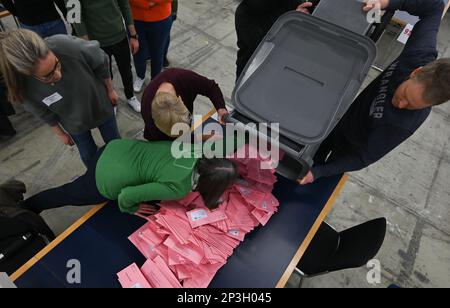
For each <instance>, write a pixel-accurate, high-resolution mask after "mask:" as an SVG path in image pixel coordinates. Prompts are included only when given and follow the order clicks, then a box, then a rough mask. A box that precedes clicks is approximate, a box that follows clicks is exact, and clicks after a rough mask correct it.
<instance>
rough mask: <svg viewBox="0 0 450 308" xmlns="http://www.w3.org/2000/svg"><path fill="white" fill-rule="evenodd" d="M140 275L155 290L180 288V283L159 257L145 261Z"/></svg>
mask: <svg viewBox="0 0 450 308" xmlns="http://www.w3.org/2000/svg"><path fill="white" fill-rule="evenodd" d="M142 273H143V274H144V276H145V278H147V280H148V281H149V282H150V283H151V284H152V286H153V287H155V288H182V286H181V284H180V282H179V281H178V279H177V278H176V277H175V275H174V274H173V273H172V271H171V270H170V268H169V267H168V266H167V264H166V263H165V262H164V260H163V259H162V258H161V257H159V256H158V257H156V258H155V260H151V259H149V260H147V262H145V264H144V266H142Z"/></svg>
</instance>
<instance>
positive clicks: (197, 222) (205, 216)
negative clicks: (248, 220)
mask: <svg viewBox="0 0 450 308" xmlns="http://www.w3.org/2000/svg"><path fill="white" fill-rule="evenodd" d="M186 215H187V217H188V219H189V223H190V224H191V227H192V228H198V227H200V226H204V225H208V224H212V223H215V222H218V221H222V220H225V219H227V215H225V213H224V212H223V211H221V210H215V211H210V210H208V209H207V208H200V209H195V210H192V211H190V212H187V213H186Z"/></svg>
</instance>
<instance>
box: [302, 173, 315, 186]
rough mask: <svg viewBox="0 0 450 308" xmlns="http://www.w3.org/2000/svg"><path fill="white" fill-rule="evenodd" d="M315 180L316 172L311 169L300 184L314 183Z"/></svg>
mask: <svg viewBox="0 0 450 308" xmlns="http://www.w3.org/2000/svg"><path fill="white" fill-rule="evenodd" d="M314 181H315V179H314V174H313V173H312V172H311V171H309V172H308V174H307V175H306V176H305V177H304V178H303V179H302V180H300V181H299V182H300V185H308V184H312V183H314Z"/></svg>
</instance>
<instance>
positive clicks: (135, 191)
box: [118, 183, 184, 214]
mask: <svg viewBox="0 0 450 308" xmlns="http://www.w3.org/2000/svg"><path fill="white" fill-rule="evenodd" d="M183 197H184V196H183V194H181V193H180V192H179V191H178V190H177V189H175V188H173V187H171V185H168V184H162V183H149V184H144V185H140V186H133V187H127V188H124V189H122V191H121V193H120V195H119V200H118V201H119V208H120V210H121V211H122V212H124V213H130V214H133V213H136V211H137V210H138V209H139V205H140V204H141V203H143V202H148V201H159V200H161V201H168V200H177V199H181V198H183Z"/></svg>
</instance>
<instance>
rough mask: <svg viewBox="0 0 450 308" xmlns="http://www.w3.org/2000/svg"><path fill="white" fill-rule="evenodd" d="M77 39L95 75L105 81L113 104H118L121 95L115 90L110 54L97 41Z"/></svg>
mask: <svg viewBox="0 0 450 308" xmlns="http://www.w3.org/2000/svg"><path fill="white" fill-rule="evenodd" d="M76 40H77V41H78V43H79V44H81V46H80V50H81V54H82V56H83V58H84V59H85V60H86V62H87V64H88V65H89V66H90V67H91V69H92V71H93V72H94V74H95V76H96V77H97V78H98V79H100V80H102V81H103V84H104V85H105V88H106V91H107V93H108V97H109V99H110V100H111V103H112V105H113V106H117V103H118V102H119V96H118V95H117V93H116V91H115V90H114V86H113V83H112V80H111V71H110V69H109V57H108V55H107V54H106V53H105V52H104V51H103V50H102V49H101V48H100V44H99V43H98V42H97V41H85V40H80V39H76Z"/></svg>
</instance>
